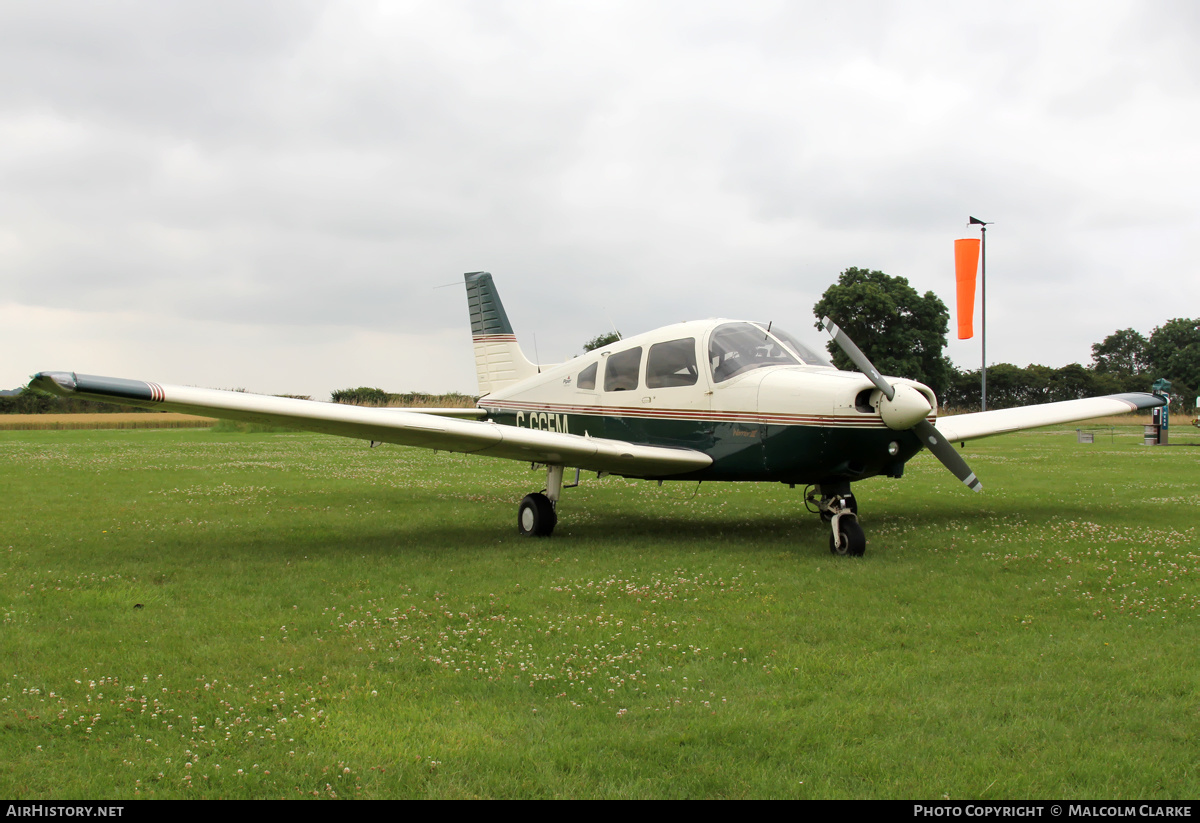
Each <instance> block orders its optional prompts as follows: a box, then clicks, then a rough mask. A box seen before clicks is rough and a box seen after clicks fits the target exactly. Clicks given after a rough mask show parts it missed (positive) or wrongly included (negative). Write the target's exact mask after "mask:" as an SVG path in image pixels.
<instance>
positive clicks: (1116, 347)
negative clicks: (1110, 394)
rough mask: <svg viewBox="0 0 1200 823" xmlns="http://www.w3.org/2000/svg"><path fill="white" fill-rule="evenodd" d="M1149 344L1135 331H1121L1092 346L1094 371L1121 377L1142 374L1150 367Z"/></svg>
mask: <svg viewBox="0 0 1200 823" xmlns="http://www.w3.org/2000/svg"><path fill="white" fill-rule="evenodd" d="M1148 346H1149V343H1148V341H1147V340H1146V338H1145V337H1142V335H1141V333H1140V332H1138V331H1135V330H1134V329H1121V330H1120V331H1115V332H1113V333H1112V334H1110V335H1109V336H1108V337H1106V338H1104V342H1102V343H1093V344H1092V370H1093V371H1095V372H1096V374H1114V375H1117V376H1120V377H1128V376H1129V375H1134V374H1141V373H1142V372H1144V371H1146V367H1147V366H1148V365H1149V351H1148Z"/></svg>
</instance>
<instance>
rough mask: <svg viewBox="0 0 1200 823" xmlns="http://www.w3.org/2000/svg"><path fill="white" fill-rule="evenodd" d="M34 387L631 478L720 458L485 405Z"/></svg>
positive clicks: (108, 386) (105, 380)
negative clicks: (502, 416) (489, 414)
mask: <svg viewBox="0 0 1200 823" xmlns="http://www.w3.org/2000/svg"><path fill="white" fill-rule="evenodd" d="M29 385H30V386H32V387H33V388H37V389H42V390H44V391H49V392H51V393H53V394H57V395H59V396H62V397H83V398H86V399H89V400H102V401H105V402H109V403H121V404H124V405H128V406H140V407H142V408H151V409H159V410H162V411H173V412H182V413H184V414H200V415H207V416H209V417H220V418H224V419H227V420H238V421H242V422H248V423H263V424H267V425H275V426H286V427H288V428H293V429H303V430H305V431H313V432H320V433H322V434H333V435H339V436H341V437H354V438H358V439H360V440H374V441H378V442H381V443H396V444H398V445H401V446H416V447H419V448H426V449H437V450H440V451H453V452H462V453H464V454H482V455H488V456H491V457H503V458H506V459H509V460H524V461H529V462H534V463H549V464H552V465H562V466H570V467H572V468H580V469H587V470H588V471H603V472H612V473H613V474H623V475H628V476H631V477H660V476H667V475H672V474H682V473H684V472H690V471H696V470H699V469H703V468H706V467H707V466H709V465H710V464H711V463H712V458H711V457H709V456H708V455H706V454H702V453H701V452H697V451H692V450H689V449H675V448H667V447H663V446H645V445H640V444H635V443H625V442H622V441H619V440H605V439H601V438H593V437H588V436H586V435H577V434H565V433H560V432H550V431H541V430H538V429H523V428H515V427H513V426H500V425H497V424H495V423H491V422H486V421H483V420H457V419H454V417H452V416H451V415H454V416H463V415H466V416H472V417H482V416H484V414H485V412H484V411H483V410H482V409H432V410H429V411H426V410H424V409H416V410H403V409H390V408H389V409H381V408H366V407H362V406H346V405H341V404H337V403H319V402H316V401H313V400H296V399H293V398H288V397H268V396H266V395H261V394H249V393H246V392H232V391H218V390H216V389H198V388H193V387H190V386H171V385H166V384H160V383H148V382H143V381H141V380H126V379H124V378H116V377H98V376H95V375H87V374H75V373H73V372H41V373H39V374H37V375H35V376H34V378H33V380H31V381H30V384H29Z"/></svg>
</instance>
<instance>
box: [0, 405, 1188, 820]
mask: <svg viewBox="0 0 1200 823" xmlns="http://www.w3.org/2000/svg"><path fill="white" fill-rule="evenodd" d="M1118 431H1119V432H1120V434H1119V435H1118V436H1116V437H1115V438H1112V439H1110V438H1107V437H1103V438H1097V439H1098V441H1100V442H1097V443H1095V444H1093V445H1090V446H1083V445H1077V444H1076V443H1075V442H1074V434H1073V432H1070V433H1061V434H1046V433H1040V432H1039V433H1031V434H1023V435H1014V436H1009V437H1005V438H996V439H994V440H988V441H980V442H979V443H977V444H968V446H967V448H966V450H965V452H964V454H965V456H966V457H967V459H968V461H969V462H970V464H971V466H972V468H973V469H975V471H976V472H977V473H978V474H979V475H980V477H981V478H982V479H983V482H984V485H985V488H986V491H985V493H984V494H982V495H975V494H972V493H971V492H969V491H967V490H966V489H965V488H964V487H962V486H961V484H958V483H957V482H956V481H954V479H953V478H952V477H950V476H949V474H948V473H947V472H945V470H944V469H942V468H941V467H940V465H939V464H937V463H936V462H935V461H934V460H933V459H932V458H930V457H929V456H928V455H922V456H919V457H918V458H917V459H915V460H914V461H912V462H911V463H910V464H909V466H908V471H907V473H906V477H905V478H904V479H902V480H899V481H893V480H885V479H875V480H871V481H866V482H864V483H861V484H858V485H857V486H856V488H855V492H856V494H857V496H858V499H859V503H860V510H861V513H862V519H863V525H864V528H865V529H866V531H867V536H868V541H869V542H868V553H867V556H866V557H865V558H862V559H838V558H833V557H831V556H830V555H829V553H828V538H827V532H826V527H824V526H822V525H821V524H820V523H819V521H818V520H817V518H816V517H815V516H813V515H810V514H807V513H806V512H805V511H804V507H803V504H802V499H801V493H800V490H799V489H796V490H789V489H787V488H786V487H783V486H772V485H718V484H711V485H710V484H705V485H703V486H701V487H699V488H698V489H697V487H696V486H695V484H666V485H664V486H663V487H661V488H659V487H658V486H657V485H655V484H652V483H642V482H635V481H625V480H622V479H620V478H606V479H604V480H601V481H596V480H585V482H584V484H583V485H582V486H581V487H579V488H577V489H571V490H568V491H567V492H566V493H565V497H564V501H563V503H562V504H561V506H560V512H561V514H560V516H561V520H560V525H559V528H558V531H557V532H556V534H555V536H554V538H552V539H550V540H524V539H520V538H518V537H517V536H516V534H515V531H516V529H515V522H514V521H515V516H516V512H515V507H516V502H517V501H518V500H519V499H520V497H521V496H522V495H524V494H525V493H527V492H528V491H531V490H536V489H538V488H539V487H540V486H541V485H542V484H543V482H544V475H542V474H539V473H533V472H530V471H528V469H527V467H524V466H521V465H518V464H511V463H506V462H498V461H490V460H484V459H472V458H468V457H462V456H458V455H448V454H431V453H427V452H422V451H417V450H411V449H402V448H398V447H381V448H376V449H369V448H367V447H366V445H365V444H363V443H358V442H353V441H342V440H336V439H331V438H322V437H318V436H312V435H304V434H237V433H221V432H212V431H146V432H140V431H139V432H134V431H105V432H9V433H3V434H0V553H2V554H3V558H4V560H3V564H2V565H0V618H2V621H3V622H2V624H0V632H2V633H0V637H2V638H3V640H2V642H0V718H2V721H0V795H2V796H6V797H22V798H129V797H334V796H336V797H339V798H353V797H361V798H372V797H929V798H940V797H943V796H949V797H951V798H998V797H1000V798H1002V797H1054V798H1059V797H1061V798H1067V797H1080V798H1087V797H1102V798H1135V797H1136V798H1140V797H1147V798H1172V797H1175V798H1179V797H1183V798H1186V797H1194V796H1196V794H1197V792H1198V790H1200V778H1198V772H1197V769H1198V765H1200V764H1198V761H1200V750H1198V749H1197V748H1196V746H1195V744H1194V741H1195V739H1196V736H1197V733H1198V732H1200V694H1198V687H1197V677H1196V665H1195V662H1194V660H1195V649H1196V647H1197V641H1198V640H1200V636H1198V635H1200V632H1198V631H1197V628H1198V626H1200V621H1198V619H1197V615H1196V611H1197V608H1196V606H1197V602H1198V601H1200V581H1198V580H1197V575H1200V568H1198V565H1200V535H1198V534H1197V531H1196V525H1195V523H1196V520H1197V517H1196V515H1197V511H1198V509H1200V449H1196V448H1191V447H1188V446H1175V447H1169V448H1157V449H1155V448H1146V447H1143V446H1141V445H1140V437H1138V436H1135V435H1140V428H1136V429H1135V428H1133V427H1130V428H1129V429H1128V430H1118ZM1188 439H1192V440H1200V438H1197V437H1194V436H1192V435H1191V434H1190V432H1188V431H1187V430H1186V429H1183V428H1178V429H1176V430H1174V431H1173V433H1172V440H1173V442H1176V443H1180V442H1184V441H1187V440H1188ZM139 606H140V607H139Z"/></svg>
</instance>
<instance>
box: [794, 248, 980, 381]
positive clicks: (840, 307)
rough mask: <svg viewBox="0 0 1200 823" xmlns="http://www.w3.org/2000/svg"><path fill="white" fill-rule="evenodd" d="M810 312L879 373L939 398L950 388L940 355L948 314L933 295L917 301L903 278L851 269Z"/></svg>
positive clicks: (836, 358)
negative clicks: (827, 321) (917, 384)
mask: <svg viewBox="0 0 1200 823" xmlns="http://www.w3.org/2000/svg"><path fill="white" fill-rule="evenodd" d="M813 314H815V315H816V316H817V318H818V321H819V320H820V318H822V317H825V316H828V317H830V318H831V319H832V320H833V322H835V323H837V324H838V325H839V326H841V327H842V328H843V329H845V330H846V333H847V334H848V335H850V337H851V338H852V339H853V340H854V342H855V343H857V344H858V347H859V348H860V349H862V350H863V352H864V353H865V354H866V355H867V357H869V358H870V359H871V362H872V363H874V364H875V367H876V368H877V369H879V371H880V372H882V373H883V374H890V375H895V376H897V377H909V378H912V379H913V380H919V381H921V382H922V383H925V384H926V385H928V386H929V387H930V388H931V389H933V390H934V391H935V392H936V393H937V394H938V396H939V397H940V396H941V395H942V394H944V393H945V392H946V391H947V390H948V389H949V387H950V378H951V375H952V366H951V365H950V361H949V360H947V359H946V356H945V354H944V351H945V349H946V331H947V329H948V328H949V325H950V312H949V310H948V309H947V308H946V304H945V303H943V302H942V301H941V299H940V298H939V297H938V296H937V295H936V294H934V293H933V292H931V291H930V292H925V295H924V296H923V297H922V296H921V295H920V294H918V293H917V290H916V289H914V288H913V287H912V286H910V285H908V280H906V279H905V278H903V277H891V276H889V275H887V274H884V273H883V272H881V271H868V270H867V269H858V268H850V269H846V270H845V271H844V272H842V273H841V275H840V276H839V277H838V282H837V283H835V284H834V285H832V286H830V287H829V288H828V289H826V290H825V294H823V295H822V296H821V299H820V300H819V301H817V304H816V305H815V306H813ZM817 328H818V329H820V328H821V324H820V322H818V323H817ZM828 349H829V352H830V354H831V355H832V357H833V362H834V365H836V366H837V367H838V368H840V369H853V368H854V366H853V364H852V363H851V362H850V358H848V357H846V355H844V354H843V353H842V350H841V349H840V348H838V347H837V346H836V345H834V344H833V343H832V342H830V343H829V345H828ZM989 382H990V381H989ZM989 388H990V386H989Z"/></svg>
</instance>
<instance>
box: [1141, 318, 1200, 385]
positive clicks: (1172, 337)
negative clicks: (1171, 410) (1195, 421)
mask: <svg viewBox="0 0 1200 823" xmlns="http://www.w3.org/2000/svg"><path fill="white" fill-rule="evenodd" d="M1146 353H1147V358H1148V360H1149V361H1150V363H1149V368H1148V371H1149V372H1150V376H1151V377H1154V378H1158V377H1165V378H1166V379H1168V380H1170V381H1171V384H1172V385H1171V395H1172V396H1173V397H1180V398H1182V400H1183V402H1184V404H1186V406H1188V407H1190V406H1191V401H1192V398H1194V397H1195V396H1196V392H1197V390H1200V319H1188V318H1184V317H1176V318H1175V319H1173V320H1168V321H1167V322H1166V323H1163V324H1162V325H1161V326H1159V327H1157V328H1156V329H1155V330H1154V331H1152V332H1150V342H1149V343H1148V344H1147V346H1146Z"/></svg>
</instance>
